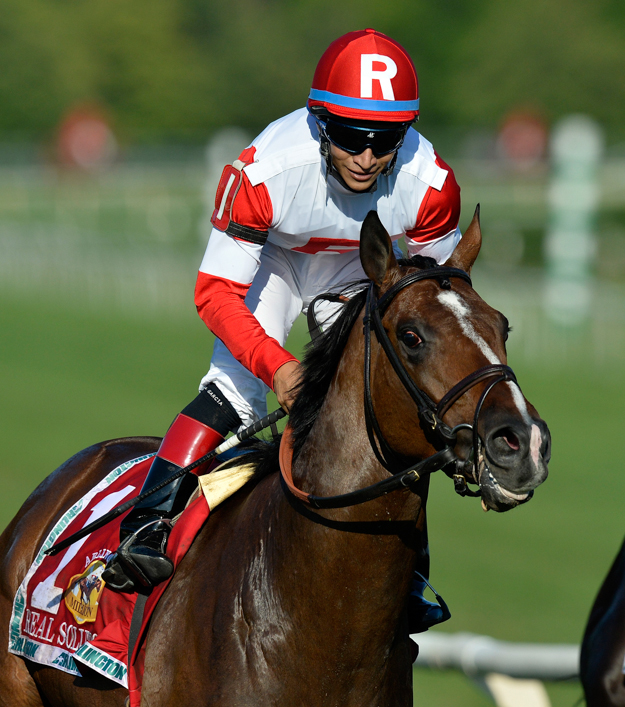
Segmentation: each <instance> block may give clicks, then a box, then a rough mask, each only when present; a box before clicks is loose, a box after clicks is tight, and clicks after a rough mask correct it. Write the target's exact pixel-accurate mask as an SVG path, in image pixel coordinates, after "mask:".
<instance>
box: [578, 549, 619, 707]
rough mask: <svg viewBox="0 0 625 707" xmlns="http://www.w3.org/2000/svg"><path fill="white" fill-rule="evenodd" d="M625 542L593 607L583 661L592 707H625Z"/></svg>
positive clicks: (584, 681)
mask: <svg viewBox="0 0 625 707" xmlns="http://www.w3.org/2000/svg"><path fill="white" fill-rule="evenodd" d="M624 663H625V541H623V544H622V545H621V549H620V550H619V552H618V554H617V555H616V558H615V559H614V562H613V563H612V567H611V568H610V571H609V572H608V575H607V577H606V578H605V580H604V582H603V584H602V585H601V589H600V590H599V593H598V594H597V598H596V599H595V602H594V604H593V607H592V610H591V612H590V616H589V618H588V623H587V624H586V630H585V631H584V638H583V640H582V651H581V660H580V679H581V681H582V686H583V688H584V695H585V696H586V705H587V706H588V707H625V676H624V675H623V664H624Z"/></svg>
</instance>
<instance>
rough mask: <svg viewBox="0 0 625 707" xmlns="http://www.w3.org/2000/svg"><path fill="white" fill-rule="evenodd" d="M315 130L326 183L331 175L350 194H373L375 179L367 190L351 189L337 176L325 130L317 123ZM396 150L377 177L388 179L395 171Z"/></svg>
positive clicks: (376, 184) (376, 183) (376, 186)
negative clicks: (323, 164) (322, 159)
mask: <svg viewBox="0 0 625 707" xmlns="http://www.w3.org/2000/svg"><path fill="white" fill-rule="evenodd" d="M317 128H318V130H319V152H320V153H321V156H322V157H323V158H324V160H325V162H326V181H327V180H328V177H329V176H330V175H331V176H333V177H334V179H336V181H337V182H338V183H339V184H340V185H341V186H342V187H345V189H347V190H349V191H351V192H352V194H369V193H371V192H374V191H375V190H376V189H377V188H378V180H377V178H376V180H375V182H373V184H372V185H371V186H370V187H369V188H368V189H359V190H356V189H352V188H351V187H350V186H349V185H348V184H347V183H346V182H345V180H344V179H343V177H341V175H340V174H339V171H338V170H337V169H336V167H335V166H334V162H332V152H331V150H330V139H329V138H328V136H327V135H326V133H325V130H324V129H323V128H322V127H321V125H319V122H318V121H317ZM397 152H398V151H397V150H395V154H394V155H393V159H392V160H391V161H390V162H389V163H388V164H387V165H386V167H385V168H384V169H383V170H382V171H381V172H380V174H379V175H378V176H383V177H388V176H389V175H390V174H392V172H393V170H394V169H395V164H396V163H397Z"/></svg>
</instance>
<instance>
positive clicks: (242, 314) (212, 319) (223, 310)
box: [195, 272, 297, 389]
mask: <svg viewBox="0 0 625 707" xmlns="http://www.w3.org/2000/svg"><path fill="white" fill-rule="evenodd" d="M249 288H250V286H249V285H242V284H240V283H238V282H233V281H232V280H226V279H225V278H221V277H215V276H214V275H208V274H207V273H203V272H200V273H199V274H198V279H197V283H196V286H195V305H196V307H197V310H198V313H199V315H200V317H201V318H202V320H203V321H204V323H205V324H206V326H207V327H208V328H209V329H210V330H211V331H212V332H213V334H215V336H217V337H218V338H220V339H221V340H222V341H223V342H224V344H225V345H226V347H227V348H228V351H230V353H231V354H232V355H233V356H234V357H235V358H236V359H237V361H239V362H240V363H241V364H242V365H243V366H245V368H247V369H248V371H251V372H252V373H253V374H254V375H255V376H256V377H257V378H260V379H261V380H262V381H263V382H264V383H266V384H267V385H268V386H269V387H270V388H272V389H273V377H274V375H275V372H276V371H277V370H278V368H280V366H282V365H284V364H285V363H287V362H288V361H297V359H296V358H295V356H293V355H292V354H290V353H289V352H288V351H287V350H286V349H284V348H282V346H280V344H279V343H278V342H277V341H276V340H275V339H274V338H272V337H270V336H267V334H266V333H265V330H264V329H263V328H262V326H261V325H260V324H259V322H258V320H257V319H256V317H255V316H254V315H253V314H252V313H251V312H250V310H249V309H248V308H247V307H246V305H245V295H246V294H247V291H248V290H249Z"/></svg>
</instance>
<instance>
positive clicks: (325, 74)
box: [308, 29, 419, 123]
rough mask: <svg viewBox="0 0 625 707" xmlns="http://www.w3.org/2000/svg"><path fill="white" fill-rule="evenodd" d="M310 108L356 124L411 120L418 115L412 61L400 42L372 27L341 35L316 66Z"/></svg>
mask: <svg viewBox="0 0 625 707" xmlns="http://www.w3.org/2000/svg"><path fill="white" fill-rule="evenodd" d="M308 108H309V110H310V111H311V112H312V113H316V112H318V111H319V110H320V109H324V108H325V109H326V110H327V111H329V112H330V113H333V114H334V115H340V116H343V117H344V118H355V119H356V120H373V121H384V122H393V123H408V122H412V121H413V120H415V119H416V118H417V116H418V115H419V83H418V80H417V72H416V70H415V68H414V64H413V63H412V59H411V58H410V57H409V56H408V53H407V52H406V50H405V49H404V48H403V47H402V46H401V45H400V44H398V43H397V42H395V41H394V40H392V39H391V38H390V37H387V36H386V35H384V34H382V33H381V32H376V31H375V30H374V29H364V30H358V31H357V32H349V33H348V34H344V35H343V36H342V37H339V38H338V39H337V40H335V41H334V42H332V44H331V45H330V46H329V47H328V48H327V49H326V51H325V52H324V54H323V56H322V57H321V59H320V60H319V63H318V64H317V69H316V70H315V76H314V78H313V82H312V88H311V90H310V94H309V96H308ZM315 108H316V110H315Z"/></svg>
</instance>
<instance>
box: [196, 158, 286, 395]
mask: <svg viewBox="0 0 625 707" xmlns="http://www.w3.org/2000/svg"><path fill="white" fill-rule="evenodd" d="M254 151H255V148H248V149H247V150H244V151H243V152H242V153H241V156H240V157H239V160H240V161H241V162H244V163H246V164H248V163H250V162H252V160H253V158H254ZM235 164H236V163H235ZM233 174H234V175H239V177H241V179H240V181H239V182H238V184H237V191H236V193H235V194H234V195H233V196H232V197H231V198H230V199H229V200H228V198H227V197H228V181H229V180H230V178H231V175H233ZM224 195H225V196H224ZM222 204H223V208H220V207H221V206H222ZM272 219H273V207H272V204H271V199H270V198H269V193H268V191H267V187H266V186H265V185H264V184H258V185H257V186H252V184H251V183H250V181H249V179H248V177H247V175H246V174H245V172H243V173H242V174H241V173H240V172H239V171H238V170H236V169H235V168H234V167H230V166H228V167H226V168H225V170H224V174H223V175H222V179H221V182H220V185H219V188H218V190H217V196H216V198H215V212H214V213H213V218H212V219H211V220H212V222H213V225H214V226H215V227H216V228H218V230H221V231H223V232H225V233H226V234H227V235H228V236H230V237H232V238H234V239H236V240H240V241H247V242H249V243H251V244H255V245H256V246H259V245H260V246H262V245H264V243H265V241H266V240H267V235H268V234H267V230H268V228H269V227H270V226H271V221H272ZM217 222H218V223H217ZM209 245H210V244H209ZM242 279H247V278H246V277H245V276H243V277H242ZM250 284H251V283H250V282H249V281H247V282H236V281H234V280H230V279H228V278H225V277H220V276H219V268H218V267H216V268H214V269H213V272H212V274H210V273H207V272H202V271H200V272H199V273H198V279H197V283H196V286H195V306H196V307H197V310H198V313H199V315H200V317H201V318H202V320H203V321H204V323H205V324H206V326H207V327H208V328H209V329H210V330H211V331H212V332H213V333H214V334H215V336H217V337H218V338H220V339H221V340H222V341H223V343H224V344H225V345H226V347H227V348H228V351H230V353H231V354H232V355H233V356H234V357H235V358H236V359H237V361H239V362H240V363H241V364H242V365H243V366H245V368H247V369H248V370H249V371H251V373H253V374H254V375H255V376H256V377H257V378H260V379H261V380H262V381H263V382H264V383H266V384H267V385H268V386H269V387H270V388H273V377H274V375H275V372H276V371H277V370H278V368H280V366H282V365H284V364H285V363H287V362H288V361H297V359H296V358H295V356H293V355H292V354H290V353H289V352H288V351H286V349H284V348H283V347H282V346H281V345H280V344H279V343H278V341H276V340H275V339H274V338H272V337H270V336H267V334H266V333H265V330H264V329H263V328H262V326H261V325H260V323H259V322H258V320H257V319H256V317H255V316H254V315H253V314H252V313H251V312H250V310H249V309H248V308H247V306H246V304H245V295H246V294H247V291H248V290H249V288H250Z"/></svg>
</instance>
